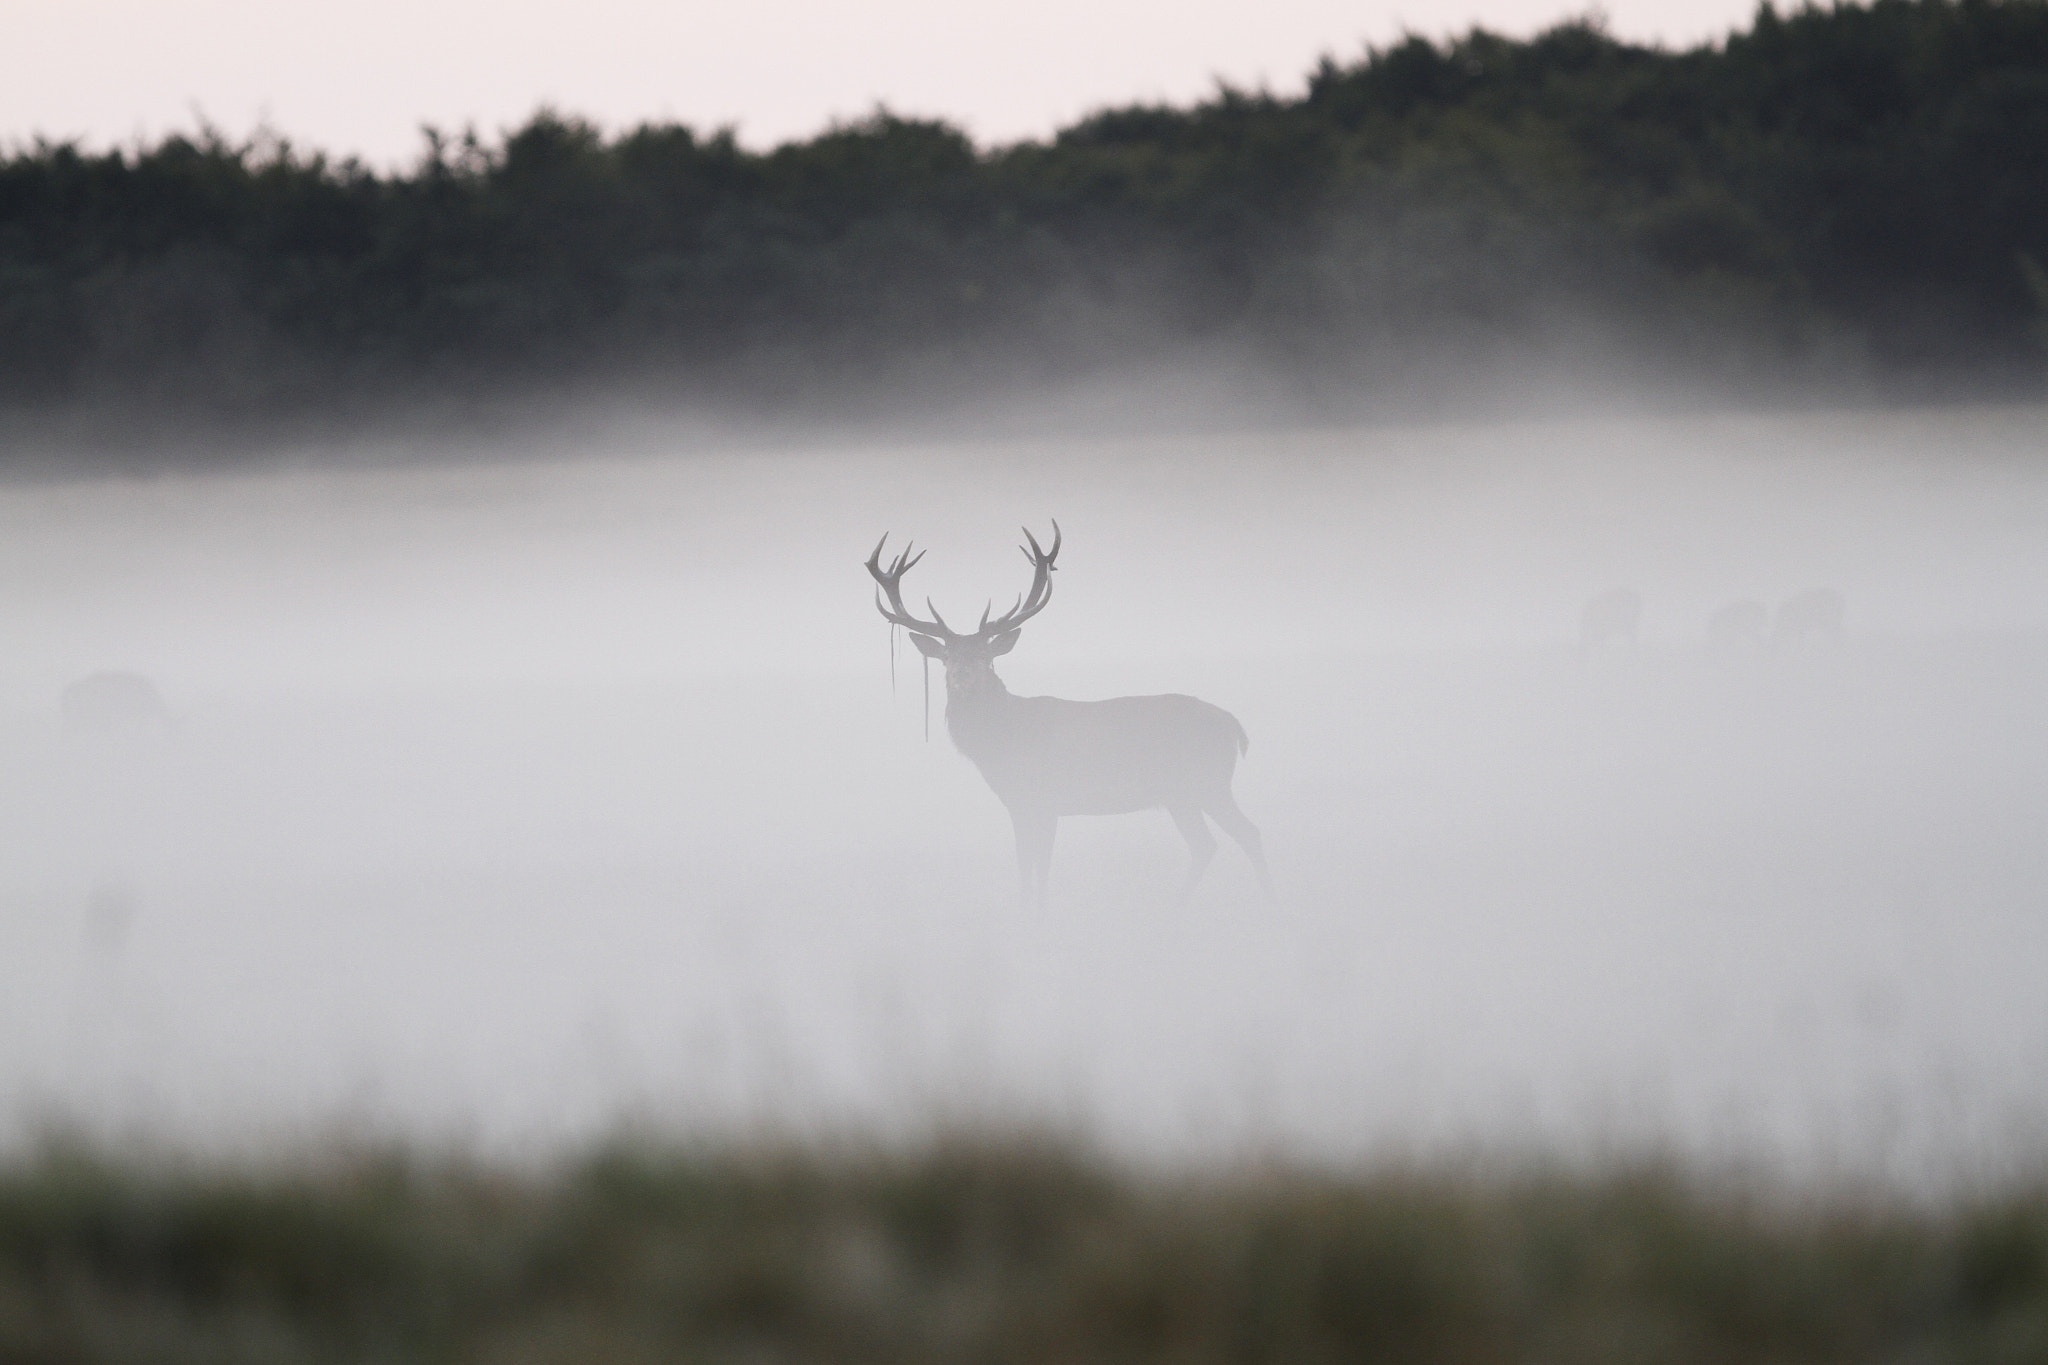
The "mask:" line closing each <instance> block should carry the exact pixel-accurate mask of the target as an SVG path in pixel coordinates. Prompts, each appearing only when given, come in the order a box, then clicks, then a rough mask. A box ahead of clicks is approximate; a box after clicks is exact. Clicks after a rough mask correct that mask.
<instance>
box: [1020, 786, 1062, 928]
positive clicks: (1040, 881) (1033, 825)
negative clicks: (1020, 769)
mask: <svg viewBox="0 0 2048 1365" xmlns="http://www.w3.org/2000/svg"><path fill="white" fill-rule="evenodd" d="M1010 824H1011V825H1012V826H1013V827H1014V828H1015V829H1016V831H1017V876H1018V879H1019V880H1020V881H1021V882H1022V884H1023V893H1024V906H1025V908H1026V909H1041V908H1043V907H1044V905H1045V884H1046V881H1047V880H1048V878H1049V876H1050V874H1051V872H1052V836H1053V832H1054V831H1055V830H1057V829H1058V828H1059V817H1058V816H1057V815H1042V814H1040V813H1038V812H1036V811H1020V810H1013V811H1011V812H1010Z"/></svg>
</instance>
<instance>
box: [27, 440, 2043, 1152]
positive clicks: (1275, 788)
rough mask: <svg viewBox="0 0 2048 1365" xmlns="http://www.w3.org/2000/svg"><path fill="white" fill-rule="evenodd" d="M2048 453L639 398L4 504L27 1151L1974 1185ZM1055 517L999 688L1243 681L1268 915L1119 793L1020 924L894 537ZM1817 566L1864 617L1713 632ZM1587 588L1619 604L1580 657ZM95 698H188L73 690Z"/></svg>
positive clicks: (1012, 565) (988, 797)
mask: <svg viewBox="0 0 2048 1365" xmlns="http://www.w3.org/2000/svg"><path fill="white" fill-rule="evenodd" d="M2044 430H2048V409H2043V408H2042V407H2040V406H1985V407H1975V408H1958V407H1950V408H1943V409H1928V410H1920V411H1906V412H1900V411H1891V412H1876V411H1870V412H1831V411H1822V412H1805V413H1792V414H1786V413H1776V414H1761V415H1742V414H1725V413H1706V414H1699V413H1695V414H1687V415H1668V414H1667V415H1657V414H1645V413H1635V414H1628V415H1620V416H1616V415H1581V416H1576V417H1550V418H1526V417H1525V418H1521V419H1517V420H1513V421H1493V422H1488V421H1456V420H1446V421H1440V422H1435V423H1430V424H1422V425H1408V426H1401V425H1388V424H1381V425H1376V426H1370V427H1336V428H1304V427H1297V428H1293V429H1283V430H1273V431H1255V432H1210V433H1199V432H1198V433H1185V432H1183V433H1174V434H1163V435H1160V434H1155V435H1124V436H1102V435H1096V436H1087V437H1084V436H1042V435H1041V436H1029V435H1017V436H1010V437H1000V438H989V437H983V438H979V439H972V438H967V437H943V436H937V435H929V434H928V435H926V436H923V437H920V438H918V439H914V440H911V439H902V440H887V441H885V440H882V439H880V438H878V437H874V436H872V435H869V436H852V437H850V436H840V437H832V436H827V435H811V436H806V437H803V438H801V439H798V438H788V439H783V440H779V441H776V442H768V443H764V442H761V441H753V442H747V443H739V442H735V443H733V444H731V445H730V446H726V447H720V446H719V445H718V444H717V443H716V442H711V443H708V444H707V442H706V441H705V439H704V438H703V436H702V434H701V433H695V434H691V433H685V432H683V431H681V430H680V429H675V428H670V427H666V426H664V425H662V424H661V423H660V422H657V421H651V420H649V421H638V422H628V421H624V420H621V421H618V422H615V423H613V424H611V425H608V426H601V427H598V426H593V427H592V428H591V429H589V430H586V431H584V432H581V433H579V434H578V435H577V436H576V437H575V439H569V438H567V437H565V436H564V435H563V433H562V432H560V431H559V430H556V429H550V430H548V431H546V432H542V433H535V434H531V435H529V436H526V437H524V438H520V439H516V440H508V441H505V442H501V443H498V444H496V445H494V446H493V447H492V448H491V449H489V450H480V449H461V450H458V449H426V448H423V447H420V446H418V445H415V446H405V445H404V443H402V442H399V443H395V444H394V445H393V446H392V447H390V448H388V449H386V448H380V449H375V450H365V449H360V448H357V449H351V450H348V451H342V452H336V451H331V450H314V451H304V450H301V451H296V452H291V451H287V452H278V453H276V456H275V458H273V459H270V460H267V461H265V462H262V463H260V464H257V465H253V466H251V467H247V468H244V469H241V470H240V471H237V472H211V473H178V474H165V475H160V476H157V477H152V478H149V479H146V480H122V479H103V480H81V481H74V482H45V483H39V484H14V485H8V486H4V487H0V585H4V588H0V632H4V636H5V638H6V639H7V641H8V650H7V653H6V656H5V663H4V665H0V1137H4V1138H5V1140H6V1141H9V1142H20V1141H23V1140H26V1139H28V1138H30V1137H32V1136H33V1135H34V1134H35V1133H37V1132H38V1131H41V1130H42V1129H44V1128H45V1127H46V1126H48V1125H50V1124H53V1123H56V1124H66V1125H74V1126H79V1127H83V1128H85V1129H87V1130H89V1131H92V1132H97V1133H104V1134H109V1135H114V1136H129V1137H135V1136H140V1137H147V1138H150V1139H153V1140H172V1141H177V1142H181V1143H190V1144H197V1145H201V1146H210V1145H224V1146H229V1147H235V1146H239V1145H244V1144H249V1143H255V1142H263V1141H268V1140H272V1139H276V1138H280V1137H283V1138H292V1137H300V1136H304V1135H307V1134H323V1133H329V1132H333V1131H336V1130H350V1131H364V1132H370V1133H377V1134H386V1133H388V1134H394V1135H397V1136H400V1137H404V1138H410V1139H421V1140H433V1141H458V1142H463V1143H470V1144H475V1145H478V1146H481V1147H484V1148H488V1149H491V1150H499V1151H506V1150H509V1151H522V1152H525V1151H540V1152H547V1151H554V1150H559V1149H561V1148H563V1147H564V1146H566V1145H568V1144H573V1143H576V1142H579V1141H583V1140H585V1139H587V1138H588V1137H589V1136H591V1135H593V1134H599V1133H603V1132H606V1131H610V1130H611V1129H613V1128H615V1127H616V1126H617V1125H619V1124H621V1123H629V1124H630V1123H636V1122H653V1123H659V1124H661V1125H663V1126H665V1127H673V1128H678V1129H680V1130H682V1131H686V1132H707V1133H730V1132H744V1131H750V1130H755V1129H758V1128H759V1127H761V1126H763V1125H771V1126H779V1127H794V1128H797V1129H806V1130H808V1129H826V1130H840V1129H854V1130H859V1131H880V1132H885V1133H886V1132H900V1131H909V1130H913V1129H915V1128H917V1127H919V1126H921V1125H928V1124H930V1123H932V1122H934V1121H938V1120H944V1119H946V1118H949V1117H953V1118H959V1117H966V1118H995V1119H1000V1120H1026V1121H1030V1122H1035V1123H1048V1124H1056V1125H1059V1124H1071V1125H1075V1126H1078V1127H1081V1128H1084V1129H1086V1130H1087V1131H1089V1132H1091V1133H1093V1134H1095V1135H1098V1136H1099V1137H1101V1138H1102V1139H1103V1140H1104V1141H1106V1142H1108V1143H1110V1144H1112V1145H1114V1146H1116V1147H1118V1148H1119V1149H1121V1150H1128V1151H1133V1152H1137V1153H1140V1154H1145V1155H1148V1156H1156V1157H1162V1158H1175V1157H1182V1156H1189V1155H1193V1156H1205V1155H1213V1154H1233V1153H1242V1152H1244V1151H1248V1150H1257V1151H1270V1150H1282V1151H1287V1152H1291V1153H1298V1154H1301V1155H1303V1156H1307V1157H1311V1158H1317V1159H1333V1160H1343V1159H1350V1158H1353V1157H1358V1156H1361V1155H1372V1154H1385V1153H1390V1152H1391V1153H1406V1152H1434V1151H1444V1150H1467V1149H1472V1148H1478V1149H1485V1150H1510V1151H1530V1152H1545V1153H1562V1154H1567V1155H1570V1154H1583V1153H1593V1152H1598V1151H1603V1150H1613V1149H1615V1148H1617V1147H1619V1148H1625V1149H1655V1150H1664V1149H1671V1150H1676V1151H1679V1152H1682V1153H1685V1154H1687V1155H1689V1156H1693V1157H1697V1158H1699V1159H1701V1160H1704V1161H1707V1162H1723V1161H1725V1162H1732V1163H1760V1164H1764V1165H1767V1166H1770V1167H1773V1168H1779V1169H1785V1170H1789V1171H1792V1172H1795V1173H1799V1174H1824V1175H1855V1176H1865V1175H1870V1176H1878V1177H1882V1178H1886V1179H1896V1180H1901V1181H1904V1182H1907V1183H1909V1184H1913V1183H1920V1182H1925V1181H1930V1180H1943V1179H1950V1178H1955V1177H1957V1176H1981V1175H1985V1174H1987V1173H1994V1172H1996V1171H1997V1170H1999V1169H2002V1168H2003V1167H2004V1166H2005V1165H2006V1164H2008V1163H2012V1162H2017V1161H2023V1160H2027V1159H2031V1158H2033V1157H2036V1156H2037V1155H2038V1153H2039V1150H2040V1147H2041V1139H2042V1134H2043V1131H2044V1121H2048V1095H2044V1092H2043V1090H2042V1087H2041V1085H2040V1080H2041V1077H2042V1076H2043V1075H2044V1074H2048V994H2044V993H2043V992H2042V991H2041V989H2040V983H2041V982H2042V981H2043V980H2048V921H2044V918H2043V916H2042V888H2043V887H2044V886H2048V843H2044V841H2043V839H2042V837H2041V835H2042V822H2043V820H2044V818H2048V709H2044V706H2043V703H2042V700H2041V699H2042V697H2043V696H2044V695H2048V690H2044V688H2048V463H2044V461H2043V460H2042V456H2043V455H2044V453H2048V451H2044V448H2043V446H2044V441H2043V437H2042V432H2043V431H2044ZM344 455H345V456H346V457H347V458H346V459H343V458H339V456H344ZM422 455H431V456H436V457H439V458H436V459H433V460H430V461H425V462H422V461H420V460H419V459H418V458H417V457H419V456H422ZM1054 517H1057V518H1058V519H1059V522H1060V525H1061V526H1062V527H1063V528H1064V531H1065V535H1066V545H1065V549H1064V550H1063V552H1062V555H1061V558H1060V573H1059V576H1058V579H1057V582H1056V588H1055V593H1054V598H1053V601H1052V603H1051V605H1050V606H1049V607H1048V608H1047V610H1046V611H1045V612H1044V613H1043V614H1042V615H1041V616H1039V617H1038V618H1036V619H1034V620H1033V621H1031V622H1030V623H1029V624H1028V625H1027V626H1026V627H1025V628H1024V631H1023V636H1022V640H1021V642H1020V643H1019V645H1018V646H1017V648H1016V649H1015V651H1014V652H1013V653H1012V654H1010V655H1008V656H1007V657H1005V658H1004V659H1002V660H999V661H998V672H999V673H1000V674H1001V675H1002V677H1003V678H1004V680H1005V682H1006V683H1007V684H1008V686H1009V688H1010V690H1011V691H1013V692H1015V693H1017V694H1019V695H1035V694H1050V695H1056V696H1062V697H1072V698H1097V697H1110V696H1117V695H1125V694H1145V693H1159V692H1186V693H1191V694H1193V695H1195V696H1199V697H1201V698H1203V699H1205V700H1207V701H1210V702H1213V703H1215V704H1216V705H1219V706H1221V707H1223V708H1225V709H1227V710H1229V711H1230V712H1232V713H1233V714H1234V715H1235V716H1236V717H1237V718H1238V719H1239V720H1240V721H1241V722H1242V723H1243V725H1244V727H1245V729H1246V730H1247V731H1248V733H1249V735H1250V749H1249V753H1248V754H1247V755H1246V757H1245V758H1244V759H1243V761H1242V762H1241V763H1240V765H1239V768H1238V770H1237V777H1236V781H1235V789H1236V794H1237V797H1238V800H1239V802H1240V804H1241V805H1242V806H1243V808H1244V810H1245V811H1246V813H1247V814H1248V815H1249V816H1250V817H1251V818H1252V819H1253V820H1254V821H1255V822H1257V824H1258V825H1259V827H1260V829H1261V830H1262V831H1263V833H1264V836H1265V841H1266V847H1267V850H1268V856H1269V858H1270V860H1271V863H1272V867H1273V873H1274V880H1275V882H1276V888H1277V889H1276V894H1275V895H1274V897H1273V898H1272V899H1271V900H1270V901H1268V900H1265V899H1263V898H1262V897H1261V896H1260V895H1259V892H1258V887H1257V884H1256V882H1255V880H1254V878H1253V875H1252V871H1251V868H1250V866H1249V865H1248V863H1247V862H1246V860H1245V859H1244V858H1243V856H1242V855H1241V854H1240V853H1239V852H1238V850H1237V849H1236V848H1235V847H1233V846H1231V845H1230V844H1228V843H1227V842H1226V843H1225V845H1224V847H1222V848H1221V849H1220V850H1219V852H1218V855H1217V857H1216V860H1215V862H1214V863H1213V864H1212V865H1211V867H1210V869H1209V871H1208V874H1207V876H1206V878H1205V879H1204V880H1203V881H1202V883H1201V884H1200V886H1199V887H1198V888H1197V890H1196V891H1195V893H1194V895H1193V896H1192V898H1191V899H1190V900H1189V901H1188V902H1187V903H1186V904H1180V903H1177V901H1176V892H1177V890H1178V887H1179V883H1180V880H1181V877H1182V874H1183V869H1184V866H1185V860H1186V851H1185V848H1184V846H1183V844H1182V842H1181V840H1180V838H1179V837H1178V835H1177V834H1176V833H1175V831H1174V828H1173V824H1172V822H1171V821H1170V820H1169V819H1168V818H1167V816H1166V815H1165V814H1164V813H1163V812H1149V813H1140V814H1133V815H1124V816H1115V817H1102V818H1086V819H1067V820H1064V821H1062V823H1061V828H1060V831H1059V836H1058V843H1057V846H1056V849H1055V852H1054V856H1053V865H1052V874H1051V890H1050V898H1049V903H1048V905H1047V906H1046V907H1045V909H1044V910H1042V911H1036V910H1026V909H1023V908H1022V907H1021V906H1020V905H1019V900H1018V895H1017V887H1016V873H1015V868H1014V861H1013V853H1012V847H1011V833H1010V828H1009V822H1008V820H1007V819H1006V817H1005V815H1004V813H1003V810H1002V808H1001V807H1000V805H999V804H998V803H997V801H996V799H995V797H994V796H993V795H992V794H991V793H990V792H989V790H988V788H987V787H986V786H985V785H984V784H983V782H982V780H981V778H980V776H979V775H978V774H977V772H976V771H975V769H974V768H973V766H972V765H971V764H969V763H968V762H967V761H966V760H965V759H963V758H962V757H960V755H958V754H957V753H956V752H954V750H953V748H952V746H951V744H950V743H949V742H948V739H947V736H946V733H945V724H944V718H943V715H942V714H941V709H942V704H943V695H944V689H943V682H942V679H941V678H940V677H938V676H937V673H936V670H934V674H933V676H932V677H931V679H930V683H931V703H930V712H929V725H930V737H929V740H927V739H926V737H925V726H926V716H925V714H924V708H925V685H926V678H925V675H924V673H923V669H922V661H921V660H920V659H919V657H918V656H917V654H916V653H915V652H914V651H913V650H911V649H909V648H908V647H900V648H898V649H896V651H895V653H894V655H893V657H892V642H891V640H890V637H889V632H888V630H887V628H886V626H885V625H884V623H883V622H882V621H881V619H880V618H879V617H878V616H877V615H876V613H875V609H874V606H873V604H872V600H871V586H872V585H871V584H870V582H869V580H868V578H867V575H866V574H865V573H864V572H863V571H862V568H861V561H862V560H863V559H864V558H865V557H866V555H867V554H868V552H869V550H870V549H871V548H872V547H873V544H874V542H875V539H876V537H878V536H880V535H881V534H882V533H883V532H884V531H889V532H892V533H894V535H895V536H896V537H897V538H898V539H899V540H900V538H901V537H905V536H908V537H912V538H915V539H916V540H917V541H918V543H919V544H920V545H921V546H926V547H929V557H928V558H927V559H926V560H925V561H924V562H923V563H922V564H920V565H919V566H918V567H917V568H916V569H915V570H914V572H913V574H912V576H911V578H910V580H908V582H909V587H910V589H911V590H912V591H911V596H912V597H913V599H922V598H923V597H924V595H925V594H927V593H929V594H930V595H931V596H932V598H933V600H934V601H935V602H936V604H937V606H938V608H939V609H940V610H941V611H943V612H945V613H946V614H947V615H948V617H949V618H954V619H957V618H958V617H968V618H972V617H973V615H974V614H975V612H976V611H977V610H978V609H979V607H980V606H981V604H982V603H983V602H984V600H986V599H989V598H994V599H995V600H996V602H997V604H998V606H1001V605H1002V604H1004V603H1007V602H1008V601H1009V600H1010V599H1011V597H1012V596H1013V595H1015V594H1016V593H1017V592H1018V591H1020V590H1021V589H1022V588H1023V587H1024V585H1025V582H1026V580H1027V578H1028V568H1027V567H1026V566H1024V565H1021V564H1020V563H1019V561H1018V557H1017V554H1016V550H1015V548H1014V546H1015V545H1016V544H1017V543H1018V541H1019V540H1020V539H1021V536H1020V533H1019V531H1018V527H1019V525H1020V524H1028V525H1031V526H1033V527H1035V528H1038V529H1039V530H1040V531H1041V532H1042V531H1043V529H1044V528H1045V526H1046V525H1047V524H1048V522H1049V519H1051V518H1054ZM1815 588H1826V589H1832V590H1834V591H1836V592H1838V593H1839V594H1840V595H1841V600H1842V602H1843V603H1844V606H1845V611H1844V616H1843V628H1842V630H1841V631H1840V633H1839V634H1835V633H1831V632H1828V631H1818V632H1813V633H1810V634H1806V635H1802V636H1799V637H1797V638H1789V639H1783V640H1773V639H1772V638H1771V636H1770V634H1769V633H1768V632H1767V631H1766V632H1760V633H1758V634H1756V635H1754V636H1753V637H1752V636H1749V635H1746V634H1743V633H1741V632H1737V633H1736V635H1735V636H1734V637H1732V638H1725V639H1722V640H1720V641H1719V642H1710V640H1709V635H1708V622H1709V619H1710V618H1711V617H1713V616H1714V614H1715V613H1716V611H1717V610H1719V609H1721V608H1723V607H1724V606H1726V605H1727V604H1730V603H1734V602H1740V601H1745V600H1755V601H1757V602H1760V603H1763V604H1765V606H1766V607H1767V608H1768V609H1770V610H1775V609H1776V608H1777V607H1778V605H1779V604H1781V603H1782V602H1784V601H1785V600H1787V599H1789V598H1792V597H1793V596H1795V595H1796V594H1798V593H1801V592H1804V591H1807V590H1810V589H1815ZM1615 589H1627V590H1629V591H1630V592H1633V593H1634V594H1635V595H1636V596H1637V597H1638V598H1639V599H1640V602H1641V604H1642V611H1641V618H1640V623H1639V626H1638V627H1637V629H1636V632H1635V638H1634V639H1633V640H1631V639H1629V638H1626V636H1625V635H1616V636H1613V637H1611V638H1610V637H1603V638H1598V639H1593V640H1591V641H1590V642H1589V641H1588V640H1587V639H1585V638H1584V636H1583V635H1582V627H1581V611H1582V608H1583V607H1584V605H1585V604H1586V603H1587V602H1588V601H1589V600H1590V599H1593V598H1595V597H1596V596H1598V595H1600V594H1602V593H1606V592H1610V591H1612V590H1615ZM109 670H120V671H125V672H132V673H134V674H138V675H140V676H142V677H143V678H146V679H147V680H148V681H149V682H150V683H151V684H153V685H154V687H155V689H156V690H157V692H158V694H159V695H160V696H161V698H162V701H163V707H164V711H165V713H166V716H165V717H164V718H161V719H154V720H153V719H149V718H143V719H141V720H137V721H135V722H134V723H109V724H106V725H95V724H93V723H90V722H89V721H88V722H87V723H80V722H78V720H77V719H76V718H74V719H73V720H72V721H70V722H69V723H67V721H66V719H65V716H64V714H63V712H62V709H61V707H60V696H61V695H62V693H63V691H64V689H65V687H66V686H67V684H70V683H72V682H74V681H76V680H78V679H81V678H84V677H87V676H89V675H92V674H95V673H98V672H103V671H109Z"/></svg>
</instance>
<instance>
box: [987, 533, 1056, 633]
mask: <svg viewBox="0 0 2048 1365" xmlns="http://www.w3.org/2000/svg"><path fill="white" fill-rule="evenodd" d="M1023 529H1024V539H1025V541H1026V542H1028V548H1027V546H1025V545H1019V546H1018V547H1017V548H1018V550H1020V551H1022V553H1023V555H1024V558H1025V559H1026V560H1028V561H1030V564H1031V570H1032V572H1031V589H1030V591H1029V592H1026V593H1025V594H1023V595H1022V596H1021V597H1019V598H1018V599H1017V603H1016V605H1015V606H1013V607H1011V608H1010V609H1009V610H1008V611H1006V612H1004V613H1003V614H1002V615H1001V616H999V617H997V618H996V619H995V621H994V622H993V623H985V624H984V625H983V627H982V629H983V630H984V631H1005V630H1013V629H1015V628H1016V627H1018V626H1021V625H1023V624H1024V623H1025V622H1026V621H1028V620H1030V619H1031V618H1032V617H1034V616H1036V615H1038V613H1039V612H1041V611H1044V610H1045V605H1046V603H1048V602H1050V601H1051V600H1052V574H1053V571H1054V569H1055V568H1057V567H1058V566H1057V565H1055V564H1054V563H1053V560H1054V559H1056V558H1058V556H1059V552H1060V524H1059V523H1058V522H1057V521H1055V522H1054V523H1053V524H1052V537H1053V539H1052V548H1051V549H1050V550H1048V549H1046V548H1045V547H1044V546H1042V545H1040V544H1039V543H1038V537H1037V536H1034V535H1032V534H1031V528H1030V527H1029V526H1026V527H1025V528H1023Z"/></svg>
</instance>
